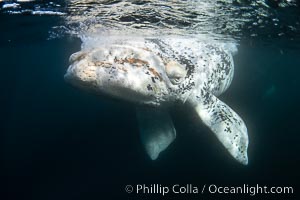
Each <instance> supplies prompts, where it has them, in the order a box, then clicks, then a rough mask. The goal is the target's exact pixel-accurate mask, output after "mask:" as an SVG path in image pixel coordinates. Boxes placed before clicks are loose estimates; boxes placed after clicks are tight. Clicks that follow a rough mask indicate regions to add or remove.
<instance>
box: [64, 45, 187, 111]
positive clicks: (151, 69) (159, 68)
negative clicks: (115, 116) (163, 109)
mask: <svg viewBox="0 0 300 200" xmlns="http://www.w3.org/2000/svg"><path fill="white" fill-rule="evenodd" d="M185 75H186V72H185V69H184V68H183V67H181V65H179V64H178V63H176V62H175V61H169V62H166V61H165V60H163V59H162V58H161V57H160V56H159V55H157V54H155V53H154V52H152V51H150V50H149V49H147V48H142V47H133V46H129V45H113V44H112V45H106V46H103V47H100V48H94V49H90V50H82V51H79V52H77V53H74V54H73V55H71V57H70V66H69V68H68V70H67V72H66V74H65V80H66V81H67V82H69V83H71V84H72V85H73V86H75V87H78V88H80V89H83V90H87V91H90V92H93V93H96V94H101V95H106V96H110V97H114V98H117V99H121V100H125V101H130V102H133V103H137V104H146V105H152V106H160V105H162V104H164V103H166V102H170V101H174V100H176V98H178V97H177V96H176V95H172V92H171V91H173V89H174V88H175V87H176V85H177V84H178V83H179V82H180V81H182V79H184V77H185Z"/></svg>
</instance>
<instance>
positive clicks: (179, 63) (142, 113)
mask: <svg viewBox="0 0 300 200" xmlns="http://www.w3.org/2000/svg"><path fill="white" fill-rule="evenodd" d="M233 53H234V51H232V50H230V49H228V48H226V47H225V45H223V44H217V43H207V42H202V41H200V40H197V39H195V38H180V37H159V38H158V37H145V38H142V37H136V38H134V37H131V38H123V37H122V38H121V37H120V38H118V37H116V38H108V39H107V40H106V42H103V43H102V44H101V45H95V46H94V47H92V48H83V49H82V50H81V51H79V52H77V53H74V54H72V55H71V56H70V66H69V68H68V70H67V72H66V74H65V80H66V81H67V82H69V83H71V84H72V85H73V86H75V87H77V88H80V89H82V90H86V91H89V92H92V93H95V94H101V95H106V96H110V97H114V98H117V99H120V100H125V101H129V102H132V103H134V104H136V107H137V109H136V110H137V118H138V122H139V127H140V135H141V141H142V143H143V145H144V147H145V150H146V152H147V153H148V155H149V156H150V158H151V159H153V160H155V159H156V158H157V157H158V156H159V154H160V152H162V151H163V150H165V149H166V148H167V147H168V146H169V145H170V144H171V143H172V141H174V139H175V138H176V130H175V128H174V125H173V122H172V119H171V117H170V115H169V113H168V110H169V109H170V108H172V106H174V105H176V104H184V105H186V106H189V107H191V108H192V109H194V110H195V112H196V113H197V115H198V116H199V119H201V121H202V122H203V123H204V124H205V125H206V126H208V127H209V128H210V130H211V131H212V132H213V133H214V134H215V135H216V137H217V138H218V140H219V141H220V142H221V143H222V144H223V146H224V147H225V148H226V149H227V151H228V152H229V153H230V154H231V155H232V156H233V158H235V159H236V160H237V161H238V162H240V163H242V164H244V165H247V164H248V156H247V148H248V134H247V128H246V126H245V123H244V122H243V120H242V119H241V117H240V116H239V115H238V114H237V113H236V112H235V111H233V110H232V109H231V108H230V107H229V106H228V105H226V104H225V103H224V102H222V101H221V100H219V99H218V98H217V96H219V95H221V94H222V93H223V92H225V91H226V89H227V88H228V87H229V86H230V84H231V81H232V78H233V75H234V62H233V58H232V54H233Z"/></svg>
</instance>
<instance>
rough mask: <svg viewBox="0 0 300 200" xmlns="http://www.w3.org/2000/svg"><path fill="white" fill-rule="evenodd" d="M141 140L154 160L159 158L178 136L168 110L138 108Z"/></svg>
mask: <svg viewBox="0 0 300 200" xmlns="http://www.w3.org/2000/svg"><path fill="white" fill-rule="evenodd" d="M136 110H137V119H138V122H139V129H140V135H141V141H142V143H143V145H144V147H145V150H146V152H147V153H148V155H149V156H150V158H151V159H152V160H155V159H157V157H158V155H159V154H160V152H162V151H164V150H165V149H166V148H167V147H168V146H169V145H170V144H171V143H172V142H173V141H174V139H175V138H176V130H175V128H174V125H173V122H172V119H171V117H170V115H169V113H168V112H167V111H163V110H160V109H157V108H137V109H136Z"/></svg>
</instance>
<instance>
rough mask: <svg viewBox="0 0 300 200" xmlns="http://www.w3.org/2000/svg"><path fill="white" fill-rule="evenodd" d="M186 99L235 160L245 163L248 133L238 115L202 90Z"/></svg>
mask: <svg viewBox="0 0 300 200" xmlns="http://www.w3.org/2000/svg"><path fill="white" fill-rule="evenodd" d="M188 101H189V103H190V104H191V105H192V106H193V107H194V108H195V110H196V112H197V114H198V115H199V116H200V118H201V120H202V121H203V123H204V124H205V125H206V126H208V127H209V128H210V129H211V131H212V132H214V133H215V135H216V136H217V138H218V139H219V141H220V142H221V143H222V144H223V145H224V146H225V148H226V149H227V150H228V151H229V153H230V154H231V155H232V156H233V157H234V158H235V159H236V160H237V161H239V162H240V163H242V164H244V165H247V164H248V156H247V148H248V134H247V128H246V126H245V123H244V122H243V120H242V119H241V118H240V116H238V114H236V113H235V112H234V111H233V110H232V109H231V108H230V107H229V106H228V105H226V104H225V103H224V102H222V101H221V100H219V99H218V98H217V97H215V96H214V95H212V94H210V93H209V92H205V91H204V90H201V93H199V94H193V95H191V97H190V98H189V100H188Z"/></svg>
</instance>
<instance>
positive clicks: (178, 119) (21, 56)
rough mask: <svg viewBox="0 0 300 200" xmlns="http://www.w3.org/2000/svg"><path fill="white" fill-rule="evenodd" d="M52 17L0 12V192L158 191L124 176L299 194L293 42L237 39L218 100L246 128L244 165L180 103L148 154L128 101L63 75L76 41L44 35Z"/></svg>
mask: <svg viewBox="0 0 300 200" xmlns="http://www.w3.org/2000/svg"><path fill="white" fill-rule="evenodd" d="M60 20H61V19H60V18H59V17H56V16H40V17H36V16H19V15H17V16H13V15H1V16H0V21H1V25H2V30H1V37H0V57H1V65H0V66H1V79H0V81H1V82H0V85H1V99H0V107H1V108H0V110H1V122H0V123H1V124H0V131H1V140H0V141H1V143H0V144H1V151H0V152H1V157H0V159H1V163H2V164H1V165H0V169H1V182H2V183H3V185H2V187H1V191H2V192H1V199H22V200H23V199H34V200H35V199H37V200H40V199H43V200H60V199H62V200H66V199H84V200H87V199H135V198H136V199H162V196H161V195H159V194H147V195H135V194H127V193H126V192H125V190H124V187H125V185H127V184H132V185H135V184H154V183H156V184H164V185H173V184H176V183H179V184H182V185H185V184H193V185H196V186H199V187H201V186H202V185H204V184H216V185H222V186H240V185H242V184H249V185H255V184H260V185H262V186H264V185H266V186H270V187H271V186H292V187H293V188H294V194H268V195H257V196H254V197H251V196H249V195H247V194H245V195H243V196H242V197H243V199H245V198H248V197H251V199H297V198H296V195H297V194H299V187H298V183H299V178H300V176H299V175H300V173H299V163H300V158H299V155H298V153H299V152H300V147H299V142H300V137H299V119H300V106H299V102H300V94H299V86H300V78H299V74H300V68H299V66H300V57H299V55H300V49H299V48H297V47H295V46H297V45H295V43H293V42H290V41H288V40H287V41H280V40H274V42H271V43H268V44H266V43H264V42H263V41H264V39H263V38H262V39H261V40H260V39H259V38H257V39H255V41H254V40H253V41H251V40H250V39H249V40H244V41H241V42H240V46H239V53H238V54H237V55H236V56H235V58H234V59H235V66H236V69H235V77H234V81H233V83H232V85H231V87H230V89H229V90H228V91H227V92H226V93H225V94H224V95H222V96H221V99H222V100H224V101H225V102H226V103H227V104H228V105H230V106H231V107H232V108H233V109H234V110H236V111H237V112H238V113H239V114H240V115H241V116H242V117H243V119H244V120H245V123H246V124H247V126H248V132H249V137H250V144H249V165H248V166H242V165H240V164H239V163H237V162H236V161H234V160H233V159H232V158H231V157H230V156H229V155H228V153H227V152H226V151H225V150H224V149H223V147H222V146H221V145H220V143H219V142H218V141H217V139H216V138H215V136H214V135H213V134H212V133H211V132H210V131H209V130H208V129H207V128H206V127H204V126H203V125H202V124H201V123H200V122H199V121H197V120H195V119H194V116H192V114H190V112H189V111H187V110H185V109H184V108H177V109H176V110H174V111H173V113H172V116H173V118H174V121H175V127H176V129H177V135H178V136H177V139H176V141H175V142H174V143H173V144H172V145H171V146H170V147H169V148H168V149H167V150H166V151H165V152H163V153H162V154H161V156H160V157H159V159H158V160H156V161H151V160H150V159H149V158H148V157H147V155H146V153H145V152H144V149H143V147H142V145H141V143H140V141H139V133H138V125H137V120H136V118H135V109H134V107H133V106H132V105H130V104H126V103H123V102H118V101H111V100H106V99H99V98H98V97H95V96H93V95H90V94H86V93H83V92H81V91H79V90H77V89H74V88H72V87H71V86H69V85H68V84H66V83H65V82H64V80H63V75H64V73H65V71H66V69H67V66H68V58H69V56H70V55H71V54H72V53H73V52H76V51H78V50H80V45H81V42H80V41H79V40H78V39H76V38H72V37H68V36H65V37H61V38H56V39H52V40H48V39H47V38H49V30H50V29H51V27H53V26H54V25H57V24H60V23H61V21H60ZM175 198H176V199H194V198H197V199H238V198H239V196H238V195H234V194H223V195H216V194H208V193H206V194H182V195H176V196H175ZM164 199H174V197H172V198H171V195H169V196H166V197H165V198H164Z"/></svg>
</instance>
